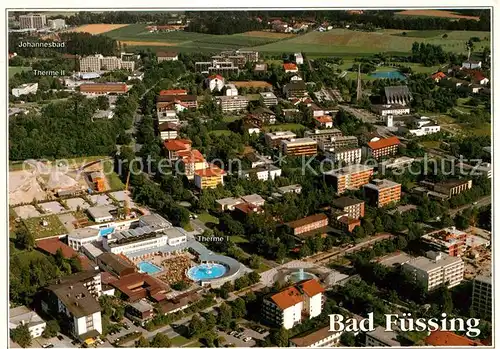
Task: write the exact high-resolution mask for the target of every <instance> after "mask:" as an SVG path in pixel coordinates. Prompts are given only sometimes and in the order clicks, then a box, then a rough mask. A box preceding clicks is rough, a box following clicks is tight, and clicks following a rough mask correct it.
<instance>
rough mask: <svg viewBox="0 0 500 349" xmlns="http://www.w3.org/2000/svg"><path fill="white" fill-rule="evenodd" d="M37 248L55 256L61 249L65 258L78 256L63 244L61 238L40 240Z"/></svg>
mask: <svg viewBox="0 0 500 349" xmlns="http://www.w3.org/2000/svg"><path fill="white" fill-rule="evenodd" d="M36 247H37V248H39V249H40V250H42V251H44V252H47V253H50V254H53V255H55V254H56V253H57V250H58V249H61V251H62V254H63V256H64V258H71V257H73V256H74V255H76V254H77V253H76V251H75V250H73V249H72V248H71V247H69V246H68V245H66V244H65V243H63V242H62V241H61V240H59V238H50V239H43V240H38V241H37V242H36Z"/></svg>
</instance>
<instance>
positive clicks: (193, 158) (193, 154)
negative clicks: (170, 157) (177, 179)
mask: <svg viewBox="0 0 500 349" xmlns="http://www.w3.org/2000/svg"><path fill="white" fill-rule="evenodd" d="M177 155H178V156H179V157H181V158H182V161H183V162H184V163H186V164H188V163H195V162H205V157H204V156H203V154H202V153H200V151H199V150H198V149H191V150H182V151H179V152H177Z"/></svg>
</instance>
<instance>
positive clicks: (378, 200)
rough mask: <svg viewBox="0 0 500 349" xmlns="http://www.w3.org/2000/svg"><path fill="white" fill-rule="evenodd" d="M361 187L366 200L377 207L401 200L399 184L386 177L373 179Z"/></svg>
mask: <svg viewBox="0 0 500 349" xmlns="http://www.w3.org/2000/svg"><path fill="white" fill-rule="evenodd" d="M363 188H364V190H365V196H366V197H367V199H368V202H369V203H370V204H372V205H374V206H377V207H384V206H386V205H389V204H391V203H394V202H399V200H401V184H399V183H396V182H392V181H390V180H388V179H374V180H372V181H371V182H370V183H368V184H365V185H364V186H363Z"/></svg>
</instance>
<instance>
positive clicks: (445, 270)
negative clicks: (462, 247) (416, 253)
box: [403, 251, 465, 291]
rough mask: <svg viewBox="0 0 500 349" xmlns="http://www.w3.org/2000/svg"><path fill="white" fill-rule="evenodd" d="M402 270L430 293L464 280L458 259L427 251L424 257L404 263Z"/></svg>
mask: <svg viewBox="0 0 500 349" xmlns="http://www.w3.org/2000/svg"><path fill="white" fill-rule="evenodd" d="M403 268H404V269H406V270H408V271H410V272H411V273H412V274H413V276H414V277H415V279H417V280H420V281H421V282H423V284H424V285H425V289H426V291H431V290H434V289H436V288H438V287H440V286H441V285H445V284H447V285H448V288H452V287H454V286H456V285H458V284H459V283H460V282H461V281H462V280H463V278H464V270H465V264H464V261H463V260H462V259H461V258H460V257H452V256H449V255H446V254H443V253H441V252H435V251H429V252H427V256H426V257H422V256H421V257H417V258H414V259H412V260H410V261H408V262H406V263H404V264H403Z"/></svg>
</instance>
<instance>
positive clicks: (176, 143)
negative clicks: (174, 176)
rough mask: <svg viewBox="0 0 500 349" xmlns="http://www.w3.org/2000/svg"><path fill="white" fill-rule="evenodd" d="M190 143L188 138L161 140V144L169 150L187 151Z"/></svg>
mask: <svg viewBox="0 0 500 349" xmlns="http://www.w3.org/2000/svg"><path fill="white" fill-rule="evenodd" d="M191 143H192V142H191V141H190V140H189V139H168V140H166V141H165V142H163V146H164V147H165V148H166V149H167V150H169V151H182V150H185V151H189V148H191Z"/></svg>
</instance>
